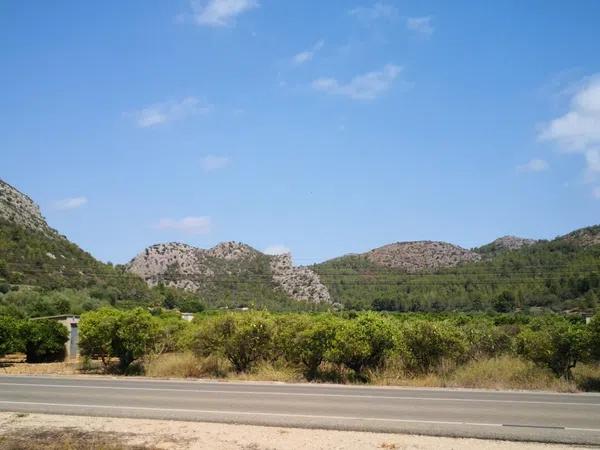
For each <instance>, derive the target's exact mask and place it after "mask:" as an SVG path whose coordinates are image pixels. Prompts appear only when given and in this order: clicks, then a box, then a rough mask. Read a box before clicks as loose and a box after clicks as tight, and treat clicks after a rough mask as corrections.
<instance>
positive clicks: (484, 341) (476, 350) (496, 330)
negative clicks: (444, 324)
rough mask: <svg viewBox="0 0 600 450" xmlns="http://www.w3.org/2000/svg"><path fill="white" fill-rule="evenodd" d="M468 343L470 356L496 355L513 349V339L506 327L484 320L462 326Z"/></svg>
mask: <svg viewBox="0 0 600 450" xmlns="http://www.w3.org/2000/svg"><path fill="white" fill-rule="evenodd" d="M462 332H463V333H464V335H465V338H466V340H467V344H468V350H467V351H468V356H469V358H473V359H479V358H482V357H484V358H485V357H496V356H500V355H502V354H504V353H507V352H509V351H510V350H511V347H512V339H511V337H510V336H509V334H508V333H507V332H506V330H505V329H504V328H501V327H497V326H494V324H493V323H491V322H488V321H483V320H478V321H471V322H468V323H467V324H465V325H464V326H463V327H462Z"/></svg>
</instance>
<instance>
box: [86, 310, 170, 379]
mask: <svg viewBox="0 0 600 450" xmlns="http://www.w3.org/2000/svg"><path fill="white" fill-rule="evenodd" d="M160 333H161V326H160V323H159V321H158V320H157V319H155V318H154V317H152V315H151V314H150V313H149V312H148V311H146V310H145V309H142V308H135V309H131V310H127V311H119V310H116V309H110V308H103V309H99V310H97V311H91V312H88V313H85V314H83V315H82V316H81V321H80V323H79V349H80V353H81V355H82V356H89V357H99V358H101V359H102V362H103V363H104V365H105V366H106V365H108V364H109V362H110V358H113V357H116V358H119V369H120V370H121V371H126V370H127V369H128V368H129V366H130V365H131V363H133V362H134V361H135V360H137V359H139V358H141V357H143V356H145V355H149V354H151V353H152V352H153V351H154V350H156V348H157V346H158V345H159V344H160Z"/></svg>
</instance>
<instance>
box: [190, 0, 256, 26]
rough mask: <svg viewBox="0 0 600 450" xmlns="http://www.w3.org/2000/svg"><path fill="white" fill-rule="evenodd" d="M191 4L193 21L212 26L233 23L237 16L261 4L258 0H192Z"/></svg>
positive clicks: (197, 23)
mask: <svg viewBox="0 0 600 450" xmlns="http://www.w3.org/2000/svg"><path fill="white" fill-rule="evenodd" d="M190 4H191V7H192V14H191V18H192V21H193V22H194V23H195V24H196V25H202V26H210V27H224V26H228V25H233V24H234V23H235V18H236V17H237V16H239V15H240V14H242V13H244V12H246V11H249V10H251V9H254V8H258V6H259V4H258V2H257V1H256V0H205V1H198V0H192V1H191V2H190Z"/></svg>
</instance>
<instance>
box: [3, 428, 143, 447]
mask: <svg viewBox="0 0 600 450" xmlns="http://www.w3.org/2000/svg"><path fill="white" fill-rule="evenodd" d="M118 440H119V439H118V436H117V435H114V434H111V435H104V434H101V433H89V432H83V431H78V430H74V429H63V430H41V431H31V432H24V433H23V432H11V433H8V434H2V435H0V449H1V450H149V449H151V447H146V446H139V445H135V446H133V445H128V444H121V443H118ZM115 441H117V442H115Z"/></svg>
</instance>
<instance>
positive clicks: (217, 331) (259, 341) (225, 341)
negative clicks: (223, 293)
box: [192, 312, 273, 372]
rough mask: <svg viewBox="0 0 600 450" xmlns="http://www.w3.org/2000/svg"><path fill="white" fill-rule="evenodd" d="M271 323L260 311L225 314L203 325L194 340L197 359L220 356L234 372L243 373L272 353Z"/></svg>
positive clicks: (268, 316) (269, 318)
mask: <svg viewBox="0 0 600 450" xmlns="http://www.w3.org/2000/svg"><path fill="white" fill-rule="evenodd" d="M272 333H273V321H272V320H271V317H270V315H268V314H266V313H259V312H248V313H245V314H227V315H223V316H218V317H214V318H211V319H209V320H207V321H206V322H203V323H202V325H201V326H200V328H199V330H198V331H197V333H196V336H195V337H194V340H193V344H192V346H193V350H194V352H195V353H196V354H198V355H200V356H208V355H210V354H214V353H217V354H221V355H223V356H224V357H226V358H227V359H228V360H229V361H230V362H231V364H232V365H233V367H234V369H235V370H236V371H237V372H246V371H248V370H249V369H250V368H252V366H253V365H254V364H256V362H258V361H259V360H261V359H266V358H267V357H268V356H269V353H270V350H271V342H272V341H271V338H272Z"/></svg>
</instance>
